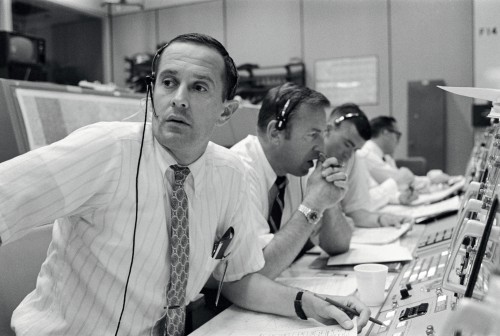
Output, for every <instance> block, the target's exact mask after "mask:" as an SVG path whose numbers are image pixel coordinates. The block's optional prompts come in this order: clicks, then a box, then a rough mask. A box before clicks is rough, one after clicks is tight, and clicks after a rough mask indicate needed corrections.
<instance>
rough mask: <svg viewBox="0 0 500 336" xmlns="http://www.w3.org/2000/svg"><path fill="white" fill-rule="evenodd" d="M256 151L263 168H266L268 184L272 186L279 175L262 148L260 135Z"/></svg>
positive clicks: (257, 139) (265, 173)
mask: <svg viewBox="0 0 500 336" xmlns="http://www.w3.org/2000/svg"><path fill="white" fill-rule="evenodd" d="M255 151H256V153H257V156H258V160H259V162H260V163H261V164H262V169H263V170H264V176H265V177H266V184H267V186H269V188H271V187H272V186H273V184H274V182H276V178H277V177H278V175H276V173H275V172H274V169H273V167H271V164H270V163H269V160H268V159H267V157H266V153H264V149H262V145H261V144H260V141H259V138H258V137H256V146H255ZM287 175H288V174H287ZM269 188H268V189H269Z"/></svg>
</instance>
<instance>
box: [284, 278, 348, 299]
mask: <svg viewBox="0 0 500 336" xmlns="http://www.w3.org/2000/svg"><path fill="white" fill-rule="evenodd" d="M276 281H277V282H279V283H282V284H284V285H287V286H291V287H297V288H302V289H306V290H308V291H311V292H314V293H319V294H327V295H342V296H346V295H351V294H354V292H355V291H356V278H355V277H354V275H353V274H350V275H347V274H346V276H321V277H297V278H295V277H294V278H277V279H276Z"/></svg>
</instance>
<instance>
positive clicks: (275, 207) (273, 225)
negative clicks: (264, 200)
mask: <svg viewBox="0 0 500 336" xmlns="http://www.w3.org/2000/svg"><path fill="white" fill-rule="evenodd" d="M287 182H288V180H287V178H286V176H278V177H277V178H276V182H274V185H273V188H276V189H277V190H278V193H277V194H276V197H275V198H274V201H273V204H272V206H271V211H270V212H269V219H268V221H267V222H268V223H269V228H270V229H271V233H275V232H276V231H278V230H279V228H280V223H281V215H282V214H283V208H284V207H285V187H286V184H287Z"/></svg>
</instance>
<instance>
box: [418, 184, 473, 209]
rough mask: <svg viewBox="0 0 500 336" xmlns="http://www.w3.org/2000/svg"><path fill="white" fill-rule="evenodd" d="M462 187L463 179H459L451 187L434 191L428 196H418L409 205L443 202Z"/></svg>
mask: <svg viewBox="0 0 500 336" xmlns="http://www.w3.org/2000/svg"><path fill="white" fill-rule="evenodd" d="M464 185H465V178H462V179H459V180H458V181H457V182H456V183H454V184H453V185H450V186H447V187H445V188H442V189H440V190H436V191H434V192H430V193H428V194H420V195H418V198H417V199H416V200H414V201H413V202H411V205H421V204H430V203H435V202H438V201H441V200H444V199H445V198H447V197H449V196H450V195H452V194H454V193H456V192H457V191H458V190H460V189H462V188H463V187H464Z"/></svg>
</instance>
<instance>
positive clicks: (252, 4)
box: [226, 0, 302, 66]
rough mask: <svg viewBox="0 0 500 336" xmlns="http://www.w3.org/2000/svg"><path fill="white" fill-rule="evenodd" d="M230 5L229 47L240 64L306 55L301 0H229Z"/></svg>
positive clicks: (279, 61) (270, 62) (276, 61)
mask: <svg viewBox="0 0 500 336" xmlns="http://www.w3.org/2000/svg"><path fill="white" fill-rule="evenodd" d="M226 8H227V12H226V17H227V28H226V36H227V47H228V49H229V51H230V53H231V54H232V55H233V58H234V61H235V62H236V65H240V64H243V63H256V64H259V65H260V66H268V65H283V64H286V63H288V62H289V61H290V59H291V58H301V57H302V55H301V25H300V1H299V0H273V1H268V0H229V1H226Z"/></svg>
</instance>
